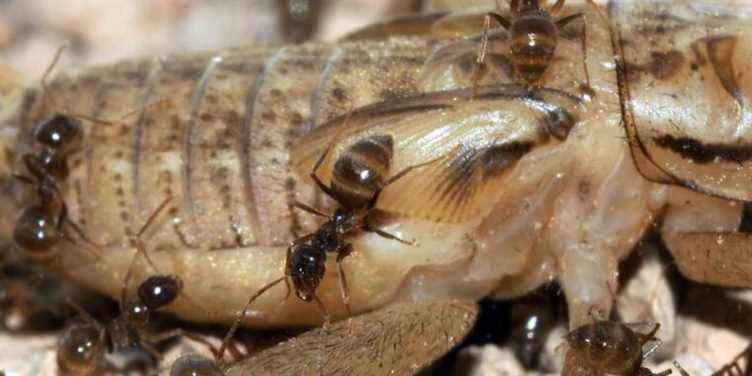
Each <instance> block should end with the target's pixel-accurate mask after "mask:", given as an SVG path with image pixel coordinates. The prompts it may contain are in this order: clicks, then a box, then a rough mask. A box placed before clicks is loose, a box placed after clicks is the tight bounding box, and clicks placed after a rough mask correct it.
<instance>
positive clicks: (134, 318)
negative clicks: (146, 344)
mask: <svg viewBox="0 0 752 376" xmlns="http://www.w3.org/2000/svg"><path fill="white" fill-rule="evenodd" d="M123 315H125V317H126V319H127V320H128V322H129V323H131V324H133V325H134V326H136V327H138V328H144V327H146V325H147V324H148V323H149V317H150V312H149V307H148V306H146V304H144V303H143V302H140V301H135V302H132V303H129V304H127V305H126V306H125V307H123Z"/></svg>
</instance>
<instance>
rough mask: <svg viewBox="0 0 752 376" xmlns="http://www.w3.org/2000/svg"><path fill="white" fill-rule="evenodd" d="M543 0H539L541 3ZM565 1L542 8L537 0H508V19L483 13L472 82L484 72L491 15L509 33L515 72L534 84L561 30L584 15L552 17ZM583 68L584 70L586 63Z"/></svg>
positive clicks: (549, 60)
mask: <svg viewBox="0 0 752 376" xmlns="http://www.w3.org/2000/svg"><path fill="white" fill-rule="evenodd" d="M545 1H546V0H542V2H543V4H544V5H545ZM564 2H565V0H557V1H556V3H555V4H554V5H553V6H551V7H550V8H549V9H548V10H546V9H544V8H542V7H541V1H540V0H511V1H510V3H509V7H510V10H511V19H509V18H506V17H504V16H502V15H500V14H498V13H495V12H489V13H486V16H485V19H484V23H483V34H482V37H481V47H480V52H479V53H478V58H477V60H476V63H477V64H476V67H477V68H476V70H475V72H474V74H473V77H474V78H473V81H474V82H476V83H477V82H479V81H480V79H481V77H482V75H483V74H484V73H485V72H484V70H483V68H484V67H485V63H484V61H485V57H486V50H487V48H488V30H489V29H490V28H491V18H493V19H494V20H496V22H498V23H499V25H501V26H502V27H503V28H504V29H506V30H507V31H508V32H509V36H510V40H511V46H510V60H511V62H512V66H513V68H514V71H515V73H516V74H517V76H518V77H519V78H520V79H521V80H522V81H524V82H525V83H526V84H527V85H528V86H536V85H537V84H538V82H539V81H540V79H541V77H542V76H543V74H544V73H545V71H546V69H548V66H549V65H550V64H551V61H552V60H553V56H554V52H555V51H556V45H557V38H558V36H559V33H560V31H561V29H563V28H564V27H566V26H567V25H568V24H569V23H570V22H572V21H574V20H576V19H578V18H580V17H582V16H583V13H575V14H572V15H569V16H566V17H562V18H560V19H558V20H554V19H553V17H552V16H554V15H556V14H558V13H559V12H560V11H561V9H562V8H563V7H564ZM496 5H497V8H498V9H501V4H499V2H498V0H497V3H496ZM583 44H584V33H583ZM583 51H584V49H583ZM585 68H586V72H587V66H585ZM588 81H589V79H588ZM589 86H590V85H589V83H588V87H589Z"/></svg>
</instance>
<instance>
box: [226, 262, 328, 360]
mask: <svg viewBox="0 0 752 376" xmlns="http://www.w3.org/2000/svg"><path fill="white" fill-rule="evenodd" d="M286 279H287V276H284V277H280V278H277V279H275V280H273V281H271V282H269V283H268V284H266V286H264V287H262V288H260V289H259V290H258V291H256V293H255V294H253V295H252V296H251V297H250V299H248V302H247V303H246V304H245V306H243V309H242V310H240V312H239V313H238V315H237V316H236V317H235V321H234V322H233V323H232V326H231V327H230V330H228V331H227V334H225V337H224V338H223V339H222V345H221V346H219V350H218V351H217V359H218V360H217V362H218V363H219V364H222V362H223V361H224V354H225V349H227V347H228V345H229V343H230V340H231V339H232V337H233V335H235V332H236V331H237V330H238V327H239V326H240V321H241V320H242V319H243V316H245V313H246V312H247V311H248V309H249V308H250V307H251V304H253V301H254V300H256V299H257V298H258V297H259V296H261V295H262V294H264V293H265V292H266V291H267V290H269V289H271V288H272V287H274V286H275V285H277V284H278V283H280V282H282V281H283V280H286ZM289 291H290V290H289V286H288V294H289ZM316 299H317V300H318V298H316Z"/></svg>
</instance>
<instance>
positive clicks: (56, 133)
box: [13, 46, 113, 261]
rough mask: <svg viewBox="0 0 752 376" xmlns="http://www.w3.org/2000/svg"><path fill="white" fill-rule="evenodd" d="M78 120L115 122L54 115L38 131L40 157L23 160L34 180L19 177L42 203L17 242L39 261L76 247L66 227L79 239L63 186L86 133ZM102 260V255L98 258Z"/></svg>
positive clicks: (19, 228)
mask: <svg viewBox="0 0 752 376" xmlns="http://www.w3.org/2000/svg"><path fill="white" fill-rule="evenodd" d="M64 49H65V47H64V46H63V47H61V48H59V49H58V51H57V52H56V53H55V57H54V58H53V60H52V62H51V63H50V65H49V66H48V67H47V70H46V71H45V73H44V76H43V77H42V82H41V84H42V93H43V94H44V93H46V92H47V77H48V76H49V74H50V72H51V71H52V69H53V68H54V66H55V65H56V64H57V62H58V60H59V59H60V56H61V55H62V52H63V50H64ZM78 119H83V120H87V121H92V122H96V123H103V124H108V125H112V124H113V123H112V122H108V121H103V120H98V119H94V118H91V117H88V116H84V115H68V114H63V113H54V114H52V115H51V116H49V117H48V118H46V119H45V120H43V121H41V122H40V123H39V124H37V126H36V127H35V128H34V131H33V138H34V140H35V141H36V142H37V143H38V144H39V145H40V146H41V151H40V152H39V154H38V155H35V154H32V153H27V154H24V155H23V156H22V157H21V160H22V161H23V163H24V165H25V166H26V170H27V171H28V173H29V174H31V177H28V176H24V175H15V177H16V178H18V179H19V180H20V181H22V182H24V183H27V184H30V185H32V186H34V187H36V190H37V194H38V196H39V203H38V204H35V205H31V206H29V207H26V208H25V209H24V210H23V211H22V212H21V215H20V217H19V218H18V220H17V221H16V225H15V228H14V230H13V239H14V240H15V242H16V244H17V245H18V246H19V247H20V248H21V249H22V250H24V251H25V252H26V254H27V255H28V256H30V257H31V258H33V259H35V260H37V261H46V260H49V259H51V258H52V257H53V256H54V254H53V253H54V252H51V251H52V250H53V249H54V246H55V245H56V244H58V243H59V242H60V240H67V241H69V242H71V243H75V242H74V241H73V239H72V238H71V237H70V236H69V235H67V234H65V233H64V231H63V225H64V224H68V225H69V226H70V227H71V228H73V229H74V230H75V231H76V232H77V233H78V235H79V237H80V238H81V239H83V240H85V241H86V242H87V243H90V242H88V240H87V239H86V237H85V236H84V235H83V232H82V231H81V229H80V228H79V227H78V226H77V225H76V224H75V223H74V222H72V221H67V220H66V219H67V214H68V207H67V206H66V204H65V201H64V200H63V198H62V197H61V196H62V192H61V184H62V183H63V182H64V180H65V179H66V178H67V177H68V174H69V169H68V157H69V156H70V154H71V153H72V152H74V151H75V150H77V148H78V147H79V146H80V143H81V139H82V135H83V131H82V127H81V122H80V121H79V120H78ZM95 256H97V258H98V255H95Z"/></svg>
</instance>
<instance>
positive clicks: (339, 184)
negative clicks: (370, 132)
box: [0, 0, 747, 376]
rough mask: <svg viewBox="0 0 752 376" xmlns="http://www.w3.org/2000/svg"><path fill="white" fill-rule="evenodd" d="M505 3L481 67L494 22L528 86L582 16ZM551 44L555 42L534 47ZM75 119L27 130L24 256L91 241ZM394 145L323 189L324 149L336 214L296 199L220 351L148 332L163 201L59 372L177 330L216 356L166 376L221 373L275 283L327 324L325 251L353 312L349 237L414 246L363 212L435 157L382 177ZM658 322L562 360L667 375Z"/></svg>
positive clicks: (594, 334)
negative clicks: (77, 214) (105, 308)
mask: <svg viewBox="0 0 752 376" xmlns="http://www.w3.org/2000/svg"><path fill="white" fill-rule="evenodd" d="M510 3H511V4H510V5H511V9H512V18H511V19H507V18H505V17H504V16H502V15H499V14H497V13H488V14H487V15H486V19H485V25H484V30H483V31H484V34H483V40H482V46H481V52H480V53H479V55H478V61H477V62H478V66H479V67H482V66H483V64H484V62H483V59H484V56H485V48H486V46H487V41H488V40H487V31H488V28H489V23H490V20H491V19H493V20H495V21H496V22H498V23H499V24H500V25H501V26H502V27H504V28H506V29H507V30H508V31H509V34H510V40H511V41H512V47H511V54H510V55H511V57H512V63H513V66H514V68H515V71H516V72H517V73H518V76H519V77H520V78H521V79H522V80H523V81H525V82H527V83H528V84H529V85H530V87H534V86H535V85H536V82H537V81H538V80H539V79H540V77H541V75H542V73H543V71H545V69H546V66H547V64H548V62H550V61H551V57H552V55H553V48H551V46H552V45H553V47H554V48H555V38H556V32H557V31H558V30H559V29H560V28H562V27H564V26H565V25H566V24H568V23H569V22H571V21H573V20H575V19H577V18H579V17H580V16H582V14H579V13H578V14H574V15H570V16H566V17H562V18H561V19H559V20H553V18H552V15H555V14H556V13H558V11H559V10H561V9H562V7H563V4H564V0H557V2H556V4H555V5H553V6H552V7H550V8H549V9H548V10H546V9H543V8H541V6H540V4H539V2H538V1H537V0H512V1H511V2H510ZM536 23H537V24H538V25H537V26H540V23H544V24H545V25H547V26H550V27H548V28H540V27H536V25H535V24H536ZM546 33H552V34H546ZM533 34H535V35H533ZM530 37H535V38H537V40H538V43H537V44H535V43H533V44H529V43H528V39H526V38H530ZM551 40H553V44H550V43H548V44H547V43H540V42H541V41H544V42H545V41H551ZM56 60H57V58H56ZM53 65H54V62H53ZM48 73H49V69H48ZM45 77H46V75H45ZM43 86H44V79H43ZM78 117H82V118H84V119H86V118H85V117H83V116H78V115H69V114H63V113H57V114H54V115H52V116H51V117H49V118H47V119H46V120H44V121H42V122H40V123H39V124H38V125H37V126H36V128H35V129H34V132H33V139H34V141H35V143H36V144H37V149H38V153H37V154H34V153H27V154H24V155H23V156H22V161H23V164H24V166H25V168H26V170H27V172H28V175H15V177H16V178H17V179H19V180H20V181H21V182H23V183H25V184H27V185H29V186H31V187H33V188H34V189H35V190H36V195H37V196H38V199H37V200H36V203H35V204H33V205H30V206H28V207H26V208H24V209H23V211H22V212H21V215H20V216H19V218H18V220H17V222H16V225H15V228H14V232H13V239H14V241H15V243H16V245H17V246H18V247H19V248H21V249H22V250H23V251H24V252H25V254H26V255H29V257H30V258H31V259H34V260H37V261H44V260H49V259H52V258H54V256H55V254H54V250H55V249H56V246H57V245H58V243H60V242H61V241H67V242H70V243H72V244H75V243H76V240H74V238H76V239H83V240H84V241H86V242H89V241H88V240H87V239H86V237H85V235H84V233H83V231H82V230H81V229H80V228H79V227H78V226H77V225H76V224H75V223H74V222H73V221H70V220H69V219H68V218H67V207H66V204H65V202H64V200H63V198H62V191H61V183H63V182H64V181H65V179H66V178H67V176H68V174H69V168H68V164H67V157H68V156H69V155H70V154H71V153H72V152H73V151H75V150H77V148H78V147H79V144H80V142H81V139H82V134H83V132H82V127H81V123H80V121H79V120H78V119H77V118H78ZM87 120H91V119H87ZM391 149H392V140H391V138H378V137H376V138H367V139H363V140H360V141H357V142H355V143H353V144H352V145H351V146H349V147H348V148H347V149H346V150H344V151H343V152H342V153H340V156H339V157H338V158H337V159H336V160H335V162H334V164H333V167H332V178H331V183H330V184H329V185H326V184H325V183H324V182H322V181H321V180H320V178H319V177H318V175H317V171H318V169H319V168H320V167H321V165H322V162H323V161H324V160H325V159H326V157H327V155H328V153H329V152H330V151H331V146H330V147H329V148H327V149H326V150H325V151H324V152H323V153H322V155H321V156H320V157H319V159H318V160H317V162H316V164H315V165H314V167H313V169H312V171H311V173H310V178H311V179H312V181H313V182H314V183H315V184H316V185H317V187H318V188H319V189H320V190H321V191H322V192H323V193H324V194H326V195H327V196H329V197H330V198H331V199H333V200H334V201H335V202H336V204H337V209H336V210H335V211H334V212H333V213H332V214H327V213H325V212H323V211H321V210H318V209H316V208H314V207H311V206H308V205H305V204H302V203H296V204H295V206H296V207H297V208H299V209H302V210H304V211H306V212H309V213H311V214H314V215H317V216H321V217H323V218H325V221H324V223H323V224H322V225H321V226H320V227H319V228H318V229H317V230H316V231H314V232H312V233H310V234H308V235H305V236H303V237H300V238H298V239H296V240H294V241H293V242H292V243H291V244H290V246H289V247H288V250H287V257H286V263H285V268H284V276H282V277H280V278H278V279H275V280H273V281H272V282H270V283H269V284H267V285H266V286H264V287H262V288H261V289H260V290H258V291H257V292H256V293H255V294H253V295H252V296H251V298H250V299H249V300H248V302H247V303H246V305H245V306H244V307H243V309H242V310H240V311H239V313H238V315H237V317H236V320H235V322H234V323H233V325H232V326H231V327H230V329H229V330H228V332H227V334H226V335H225V338H224V340H223V342H222V344H221V346H220V347H219V348H218V349H217V348H215V347H214V346H212V345H211V344H210V343H208V342H207V341H203V340H201V339H200V338H197V336H195V335H192V334H189V333H185V332H183V331H181V330H172V331H168V332H163V333H154V332H153V331H152V330H150V321H151V320H150V318H151V316H152V313H154V312H155V311H158V310H160V309H161V308H163V307H165V306H167V305H169V304H170V303H172V302H173V301H174V300H175V299H177V298H178V296H180V295H183V292H182V282H181V280H180V278H179V277H178V276H175V275H163V274H160V273H159V272H158V269H157V268H156V266H155V264H154V262H153V261H152V260H151V259H150V257H149V256H148V254H147V252H146V250H145V246H144V243H143V242H142V241H141V236H142V235H143V233H144V232H145V231H146V229H147V228H148V226H149V225H150V224H151V223H152V222H153V221H154V220H155V218H156V217H157V216H158V214H159V213H160V212H161V211H162V210H163V209H164V208H165V207H167V204H168V203H169V201H170V199H169V198H168V199H167V200H165V201H164V202H163V203H162V204H161V205H160V206H159V207H158V208H157V209H156V210H155V211H154V212H153V214H152V215H151V216H150V217H149V218H148V219H147V221H146V222H145V224H144V225H143V227H142V228H141V230H140V231H139V232H138V233H137V235H136V236H135V237H134V239H133V240H134V243H135V245H136V249H137V253H136V255H135V256H134V259H133V261H134V262H135V260H136V257H137V256H138V255H139V254H140V255H143V256H144V258H145V259H146V260H147V261H148V262H149V264H150V265H151V267H152V268H153V269H154V270H155V271H157V273H156V274H155V275H152V276H151V277H149V278H147V279H146V280H144V281H143V282H142V283H141V284H140V285H139V286H138V289H137V293H136V297H135V298H128V296H127V295H128V294H127V286H128V282H129V280H130V278H132V272H133V264H134V262H132V263H131V265H130V267H129V268H128V271H127V273H126V276H125V280H124V282H123V290H122V293H121V297H120V301H119V308H120V314H119V315H118V316H117V317H116V318H114V319H112V320H111V321H110V322H109V323H107V324H106V325H103V324H101V323H100V322H98V321H97V320H96V319H95V318H94V317H93V316H91V315H90V314H89V313H87V311H86V310H85V309H83V308H82V307H81V306H79V305H78V304H77V303H75V302H73V301H71V300H68V301H67V304H68V305H69V306H70V307H72V309H74V310H75V311H76V312H77V313H78V315H79V320H78V322H76V323H75V324H72V325H69V326H68V327H67V329H66V330H65V332H64V334H63V335H62V336H61V338H60V340H59V344H58V349H57V363H58V367H59V370H60V371H61V373H63V374H71V375H89V374H97V373H104V372H114V371H118V369H116V368H114V367H115V366H114V365H112V364H109V362H108V361H106V360H105V355H106V354H107V353H116V352H118V351H121V350H125V349H129V348H140V349H142V350H144V351H145V352H146V353H148V354H149V355H150V356H151V357H152V360H153V361H154V362H157V363H158V362H159V360H160V358H161V355H160V353H159V351H158V350H157V349H156V347H155V346H156V345H158V344H159V343H161V342H163V341H164V340H166V339H169V338H174V337H176V336H188V337H190V338H194V339H197V340H199V341H201V342H202V343H204V344H206V345H207V346H208V347H209V348H210V350H211V352H212V353H213V355H214V359H209V358H206V357H203V356H200V355H197V354H189V355H183V356H182V357H180V358H178V359H177V360H176V361H175V363H174V364H173V365H172V367H171V375H173V376H182V375H208V376H215V375H223V374H224V372H223V371H222V369H223V367H224V366H225V363H224V352H225V350H227V349H228V347H231V346H232V345H231V344H230V343H231V341H232V338H233V336H234V334H235V332H236V331H237V329H238V327H239V324H240V322H241V321H242V318H243V317H244V316H245V314H246V311H247V310H248V309H249V308H250V306H251V304H252V303H253V302H254V301H255V300H256V299H257V298H258V297H259V296H261V295H262V294H263V293H265V292H266V291H267V290H269V289H270V288H272V287H273V286H275V285H277V284H279V283H280V282H285V285H286V287H287V292H288V293H287V296H286V297H285V299H287V298H288V297H289V294H290V292H291V291H295V294H296V296H297V297H298V298H299V299H301V300H302V301H305V302H315V303H316V304H317V306H318V308H319V310H320V311H321V314H322V317H323V321H324V325H327V324H328V323H329V321H330V316H329V314H328V312H327V309H326V307H325V306H324V304H323V303H322V301H321V300H320V299H319V297H318V296H317V294H316V291H317V289H318V286H319V284H320V282H321V280H322V279H323V278H324V274H325V270H326V257H327V254H329V253H332V254H335V255H336V265H337V272H338V277H339V287H340V292H341V295H342V299H343V303H344V306H345V308H346V310H347V311H348V312H349V311H350V308H349V295H348V289H347V282H346V277H345V274H344V271H343V269H342V265H341V262H342V260H343V259H344V258H345V257H346V256H348V255H349V254H350V253H351V252H352V251H353V247H352V244H351V243H349V242H348V240H347V239H348V238H349V237H350V236H351V235H353V234H354V233H357V232H360V231H370V232H374V233H376V234H378V235H380V236H382V237H385V238H388V239H391V240H394V241H399V242H402V243H405V244H413V243H412V242H411V241H407V240H403V239H401V238H399V237H397V236H395V235H392V234H389V233H387V232H385V231H383V230H380V229H377V228H374V227H372V226H371V225H370V224H369V216H370V215H371V214H372V213H373V212H374V210H375V207H376V203H377V201H378V198H379V195H380V193H381V191H382V190H383V189H384V188H385V187H386V186H388V185H389V184H391V183H393V182H395V181H396V180H398V179H401V178H403V177H405V176H407V175H408V174H409V172H410V171H411V170H413V169H415V168H421V167H423V166H425V165H427V164H430V163H433V162H435V161H436V160H432V161H429V162H425V163H422V164H419V165H414V166H410V167H407V168H405V169H404V170H402V171H400V172H398V173H396V174H394V175H392V176H391V177H387V176H386V174H387V173H388V171H389V164H390V160H391V157H392V155H391ZM67 228H70V229H72V231H74V232H75V233H76V234H77V236H72V235H71V234H70V233H69V232H68V231H66V229H67ZM97 257H98V256H97ZM186 299H187V297H186ZM659 326H660V325H659V324H657V323H656V324H655V325H654V326H653V328H652V329H651V330H650V331H649V332H648V333H640V332H638V331H637V330H634V329H633V328H634V327H633V326H631V325H630V324H623V323H620V322H614V321H608V320H596V322H594V323H592V324H588V325H584V326H581V327H579V328H576V329H574V330H573V331H571V332H569V333H568V335H567V336H566V338H565V339H566V341H567V345H568V347H567V358H568V359H567V360H566V361H573V362H574V363H576V364H577V365H578V366H580V367H584V369H586V370H589V371H587V372H592V373H587V374H614V375H637V376H649V375H654V376H665V375H669V374H671V370H670V369H668V370H665V371H662V372H660V373H653V372H652V371H650V370H649V369H647V368H645V367H643V366H642V361H643V359H644V358H646V357H647V356H648V355H650V353H651V352H652V351H654V350H655V348H656V347H657V346H658V344H659V343H660V341H659V340H657V339H656V338H655V333H656V332H657V331H658V328H659ZM648 343H653V346H652V347H651V346H646V344H648ZM644 347H649V349H647V350H646V351H643V350H644ZM746 352H747V351H745V352H743V353H742V354H740V355H739V356H738V357H737V358H735V359H734V360H733V361H732V362H731V363H729V365H727V366H725V367H724V368H722V369H721V370H719V371H717V372H716V373H715V374H714V375H742V374H746V373H745V372H746V371H745V370H744V369H743V368H742V367H741V366H740V365H739V361H740V359H742V357H743V356H745V354H746ZM674 366H675V367H676V368H677V369H678V370H679V373H680V374H682V375H688V373H687V372H686V371H685V370H684V369H682V367H681V366H680V365H679V364H678V363H677V362H674ZM0 375H2V371H0Z"/></svg>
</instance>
